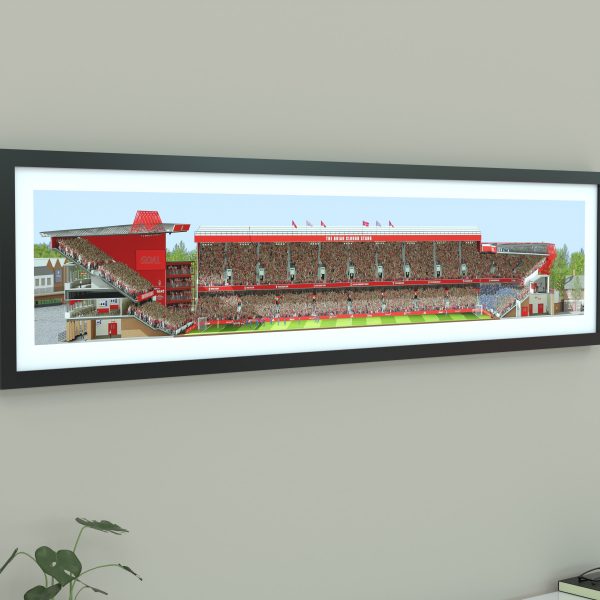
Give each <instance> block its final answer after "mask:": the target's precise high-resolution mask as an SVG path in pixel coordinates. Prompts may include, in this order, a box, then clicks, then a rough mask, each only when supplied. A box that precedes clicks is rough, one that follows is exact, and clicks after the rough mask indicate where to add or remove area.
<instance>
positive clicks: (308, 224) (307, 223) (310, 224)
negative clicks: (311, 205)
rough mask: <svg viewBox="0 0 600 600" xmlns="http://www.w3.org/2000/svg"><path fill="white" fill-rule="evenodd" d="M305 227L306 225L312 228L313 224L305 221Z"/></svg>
mask: <svg viewBox="0 0 600 600" xmlns="http://www.w3.org/2000/svg"><path fill="white" fill-rule="evenodd" d="M306 225H307V226H308V227H312V226H313V224H312V223H311V222H310V221H309V220H308V219H307V220H306Z"/></svg>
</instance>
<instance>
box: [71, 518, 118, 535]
mask: <svg viewBox="0 0 600 600" xmlns="http://www.w3.org/2000/svg"><path fill="white" fill-rule="evenodd" d="M75 520H76V521H77V522H78V523H79V524H80V525H83V526H84V527H89V528H90V529H95V530H96V531H103V532H105V533H114V534H115V535H121V534H122V533H129V531H128V530H127V529H123V528H122V527H119V525H116V524H115V523H111V522H110V521H90V520H89V519H83V518H81V517H77V518H76V519H75Z"/></svg>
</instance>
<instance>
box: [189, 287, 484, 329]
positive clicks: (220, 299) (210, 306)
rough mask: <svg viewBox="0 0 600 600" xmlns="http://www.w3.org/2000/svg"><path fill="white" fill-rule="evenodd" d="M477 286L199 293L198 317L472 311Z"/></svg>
mask: <svg viewBox="0 0 600 600" xmlns="http://www.w3.org/2000/svg"><path fill="white" fill-rule="evenodd" d="M477 297H478V287H477V286H462V287H454V288H444V287H438V286H434V287H427V288H414V287H407V288H395V289H389V288H388V289H385V290H381V289H373V290H363V289H361V290H319V291H310V292H286V293H284V294H276V293H271V292H264V293H245V294H241V295H235V294H220V295H217V294H201V295H200V297H199V299H198V308H197V311H196V312H197V314H198V316H203V317H207V318H208V319H210V320H229V319H231V320H236V321H240V320H242V321H243V320H248V319H263V318H268V319H271V318H277V317H279V318H291V317H311V316H312V317H317V316H333V315H342V314H382V313H390V312H408V311H423V310H448V309H455V310H456V309H475V308H476V305H477Z"/></svg>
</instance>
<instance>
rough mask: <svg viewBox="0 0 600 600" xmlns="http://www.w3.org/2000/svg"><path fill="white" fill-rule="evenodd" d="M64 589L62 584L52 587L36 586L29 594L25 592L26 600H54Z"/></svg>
mask: <svg viewBox="0 0 600 600" xmlns="http://www.w3.org/2000/svg"><path fill="white" fill-rule="evenodd" d="M61 589H62V586H61V585H60V583H55V584H54V585H51V586H50V587H44V586H43V585H36V586H35V587H34V588H31V589H30V590H29V591H28V592H25V596H24V600H52V598H54V597H55V596H56V595H57V594H58V593H59V592H60V590H61Z"/></svg>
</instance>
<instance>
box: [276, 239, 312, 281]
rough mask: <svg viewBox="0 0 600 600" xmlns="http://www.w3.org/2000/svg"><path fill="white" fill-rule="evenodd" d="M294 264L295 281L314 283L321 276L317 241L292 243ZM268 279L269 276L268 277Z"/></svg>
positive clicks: (291, 252) (291, 250) (291, 251)
mask: <svg viewBox="0 0 600 600" xmlns="http://www.w3.org/2000/svg"><path fill="white" fill-rule="evenodd" d="M290 254H291V260H292V264H293V265H294V267H295V269H296V276H295V278H294V283H314V282H315V281H317V279H318V277H319V270H318V267H319V246H318V244H316V243H308V244H302V243H298V242H294V243H291V244H290ZM267 280H268V277H267Z"/></svg>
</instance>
